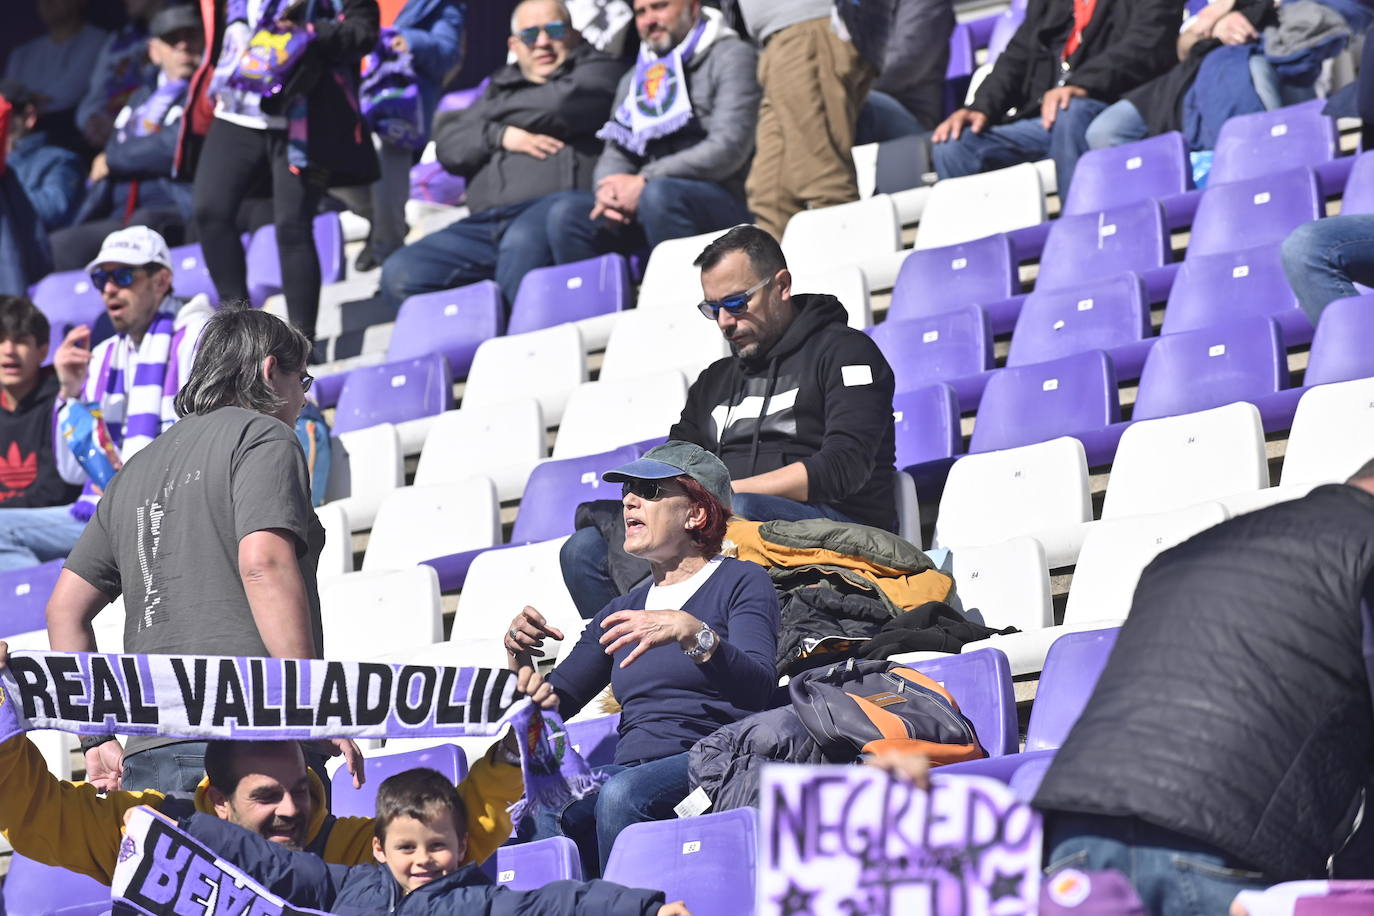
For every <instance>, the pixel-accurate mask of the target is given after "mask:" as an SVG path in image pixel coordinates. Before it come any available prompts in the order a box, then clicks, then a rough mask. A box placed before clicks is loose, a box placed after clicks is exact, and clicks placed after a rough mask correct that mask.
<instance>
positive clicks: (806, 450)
mask: <svg viewBox="0 0 1374 916" xmlns="http://www.w3.org/2000/svg"><path fill="white" fill-rule="evenodd" d="M694 263H695V264H696V266H698V267H700V268H701V288H702V291H703V292H704V293H705V294H706V299H705V300H703V301H702V302H701V304H700V305H699V306H698V308H699V309H700V310H701V312H702V314H703V315H705V316H706V318H708V319H712V320H714V321H715V322H716V324H717V325H718V326H719V327H720V331H721V333H722V334H723V335H725V338H726V340H728V341H729V342H730V350H731V352H732V354H733V355H731V356H727V357H725V358H723V359H719V360H717V361H716V362H714V363H712V364H711V365H710V366H708V367H706V369H705V370H704V371H703V372H702V373H701V375H700V376H699V377H698V378H697V380H696V382H695V383H694V384H693V385H692V387H691V389H690V390H689V391H688V392H687V404H686V406H684V407H683V409H682V416H681V417H680V418H679V419H678V422H677V423H676V424H675V425H674V426H673V428H672V429H671V430H670V431H669V434H668V435H669V438H672V439H682V440H684V441H687V442H693V443H696V444H697V445H699V446H701V447H702V448H706V449H710V450H711V451H713V452H714V453H715V454H716V455H718V456H719V457H720V460H721V461H722V462H724V464H725V467H726V468H727V469H729V471H730V478H731V481H732V486H733V488H734V497H733V499H732V503H733V506H732V508H733V511H734V513H735V514H736V515H739V516H742V517H744V518H748V519H752V520H755V521H768V520H773V519H783V520H787V521H795V520H798V519H804V518H829V519H835V520H836V521H845V522H859V523H860V524H864V525H872V526H874V527H877V528H885V529H887V530H888V531H894V530H896V528H897V506H896V497H895V494H894V492H893V480H894V476H895V467H894V461H895V457H896V456H895V445H894V433H893V426H892V392H893V376H892V368H891V367H890V366H888V364H887V360H886V359H885V358H884V357H883V354H882V352H881V351H880V350H879V349H878V347H877V345H876V344H875V343H873V341H872V340H871V339H870V338H869V336H868V335H867V334H864V333H863V332H862V331H856V330H854V329H853V328H850V327H849V326H848V324H847V323H846V313H845V310H844V306H842V305H841V304H840V302H839V300H838V299H836V298H835V297H834V296H826V295H805V294H803V295H793V294H792V275H791V273H790V272H789V271H788V269H787V261H786V260H785V259H784V257H783V254H782V248H781V247H780V246H779V245H778V243H777V241H776V240H775V239H774V238H773V237H772V236H771V235H769V234H768V233H767V232H765V231H764V230H762V229H760V228H758V227H757V226H747V225H746V226H736V227H735V228H733V229H731V230H730V231H728V232H726V233H725V234H724V235H722V236H720V237H719V238H717V239H715V240H714V241H712V242H711V244H709V245H707V246H706V249H705V250H704V251H702V253H701V255H700V256H699V257H698V258H697V259H696V261H695V262H694ZM605 558H606V541H605V540H604V539H603V537H602V535H601V534H600V533H599V531H598V530H597V529H596V528H581V529H579V530H578V531H577V532H576V533H575V534H574V535H573V536H572V538H571V539H569V541H568V542H567V543H566V544H565V545H564V546H563V550H562V553H561V559H562V564H563V577H564V580H565V581H566V582H567V585H568V590H569V591H570V592H571V593H572V596H573V600H574V602H575V603H576V604H577V607H578V610H579V612H581V613H582V614H583V616H586V617H591V616H594V615H595V613H596V612H597V611H599V610H600V609H601V607H602V606H603V605H604V604H605V603H606V602H607V601H609V600H610V599H611V598H613V597H615V596H616V595H617V594H619V591H618V589H617V588H616V587H615V585H614V584H613V582H612V579H611V576H610V571H609V569H608V567H607V566H606V559H605ZM588 611H590V613H588Z"/></svg>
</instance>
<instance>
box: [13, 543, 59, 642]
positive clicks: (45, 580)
mask: <svg viewBox="0 0 1374 916" xmlns="http://www.w3.org/2000/svg"><path fill="white" fill-rule="evenodd" d="M61 572H62V561H61V560H51V561H49V562H47V563H43V564H40V565H38V566H29V567H27V568H25V569H12V570H9V571H7V572H0V637H5V636H12V635H14V634H15V633H29V632H32V631H33V630H42V629H46V628H47V626H48V623H47V616H46V614H45V613H44V612H45V609H46V608H47V606H48V596H49V595H51V594H52V588H53V586H54V585H56V584H57V577H58V574H60V573H61Z"/></svg>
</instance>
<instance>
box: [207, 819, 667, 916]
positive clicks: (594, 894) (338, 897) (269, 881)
mask: <svg viewBox="0 0 1374 916" xmlns="http://www.w3.org/2000/svg"><path fill="white" fill-rule="evenodd" d="M181 829H183V830H185V831H186V832H187V833H189V834H191V836H193V837H195V838H196V839H198V840H200V841H201V842H202V843H204V844H205V845H206V846H208V847H210V849H212V850H214V851H215V852H217V853H219V854H220V855H221V856H222V857H223V858H224V859H225V860H226V861H228V862H231V863H232V864H234V865H235V866H237V867H238V868H240V869H241V870H243V871H244V872H245V873H246V874H247V875H248V876H249V877H251V878H252V879H253V880H255V881H257V882H258V883H260V884H262V885H263V886H264V887H266V888H267V889H268V890H269V891H271V892H272V893H274V894H276V895H277V896H279V897H281V898H283V899H284V900H286V901H287V902H288V903H291V904H293V905H295V906H304V907H311V908H313V909H319V910H327V911H328V912H330V913H333V914H336V916H378V914H382V913H397V914H404V916H542V914H548V916H581V914H585V916H653V914H655V913H657V912H658V908H659V907H660V906H662V905H663V892H662V891H650V890H640V889H636V888H628V887H622V886H621V885H619V884H612V883H610V882H608V881H553V882H551V883H549V884H546V885H545V886H544V887H542V888H540V889H539V890H534V891H513V890H511V889H509V888H505V887H499V886H497V885H494V884H492V883H491V879H490V878H488V877H487V876H486V874H484V873H483V872H482V869H481V868H480V867H479V866H477V865H465V866H463V867H462V868H460V869H458V870H457V871H455V872H453V873H452V874H448V875H445V876H444V877H442V878H440V879H439V880H437V881H434V882H432V883H431V884H428V885H426V886H425V887H422V888H420V889H419V890H416V891H413V892H412V893H410V894H408V895H403V894H402V892H401V887H400V885H398V884H397V883H396V880H395V879H394V878H392V877H391V872H390V871H389V870H388V869H387V867H386V866H385V865H354V866H347V865H327V864H325V862H324V860H322V859H320V858H319V857H317V856H314V855H312V854H310V853H308V852H299V851H294V850H289V849H285V848H283V847H282V846H280V845H278V844H276V843H273V842H271V841H270V840H266V839H263V838H262V837H260V836H258V835H257V834H256V833H253V832H251V831H249V830H245V829H243V828H242V827H239V826H238V825H236V824H231V823H229V822H228V821H222V820H220V819H219V818H217V817H214V816H212V815H208V814H200V813H197V814H194V815H192V816H191V817H189V818H186V819H185V820H183V821H182V822H181Z"/></svg>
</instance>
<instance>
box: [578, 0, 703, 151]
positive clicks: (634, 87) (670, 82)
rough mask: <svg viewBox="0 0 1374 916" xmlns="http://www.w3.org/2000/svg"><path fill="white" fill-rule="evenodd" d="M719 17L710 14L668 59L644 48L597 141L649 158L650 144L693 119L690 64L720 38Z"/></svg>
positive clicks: (672, 51) (599, 132) (641, 47)
mask: <svg viewBox="0 0 1374 916" xmlns="http://www.w3.org/2000/svg"><path fill="white" fill-rule="evenodd" d="M719 15H720V14H719V13H716V12H715V11H714V10H704V11H703V17H702V19H701V21H699V22H698V23H697V24H696V27H695V28H694V29H692V31H691V32H690V33H688V35H687V37H686V38H685V39H683V40H682V41H681V42H680V43H679V44H678V45H677V46H676V47H675V48H673V49H672V50H671V51H669V52H668V53H667V54H664V55H663V56H662V57H660V56H659V55H657V54H655V53H654V52H653V51H651V50H650V49H649V46H648V45H647V44H642V45H640V48H639V60H638V62H636V64H635V73H634V77H633V78H631V80H630V91H629V92H628V93H626V95H625V98H624V99H622V100H621V102H620V105H619V107H617V108H616V110H615V112H614V113H613V114H612V115H611V120H609V121H607V122H606V124H605V126H604V127H602V128H601V130H599V131H597V133H596V135H597V137H599V138H601V139H602V140H611V141H613V142H615V143H618V144H620V145H621V146H623V147H624V148H625V149H627V150H629V151H630V152H632V153H634V154H635V155H636V156H643V155H644V151H645V150H646V149H647V148H648V145H649V141H651V140H657V139H658V138H660V137H666V136H668V135H669V134H673V133H676V132H677V131H679V130H681V129H682V128H683V127H684V126H686V124H687V122H688V121H690V120H691V119H692V100H691V98H690V97H689V96H688V95H687V79H686V76H687V70H686V66H687V62H688V61H690V60H691V59H692V55H693V54H696V53H698V52H700V51H704V50H706V48H707V47H708V46H710V44H711V42H713V41H715V40H716V39H717V38H719V37H720V33H721V29H722V28H723V27H722V25H721V22H720V19H719Z"/></svg>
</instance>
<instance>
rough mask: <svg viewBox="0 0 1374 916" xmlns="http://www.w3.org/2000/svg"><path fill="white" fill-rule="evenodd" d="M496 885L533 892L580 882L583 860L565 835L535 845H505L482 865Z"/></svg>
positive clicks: (536, 842)
mask: <svg viewBox="0 0 1374 916" xmlns="http://www.w3.org/2000/svg"><path fill="white" fill-rule="evenodd" d="M482 871H484V872H486V873H487V877H489V878H491V880H492V883H493V884H499V885H501V886H502V887H508V888H510V889H511V890H513V891H532V890H537V889H539V888H541V887H543V886H544V885H545V884H548V883H549V882H550V881H581V880H582V859H581V857H580V856H579V855H578V852H577V844H576V843H574V842H573V841H572V840H570V839H568V838H567V837H565V836H554V837H549V838H548V839H547V840H536V841H534V842H533V843H517V844H516V845H514V846H502V847H501V848H499V849H497V850H496V855H494V856H491V857H490V858H488V859H487V861H485V862H483V863H482Z"/></svg>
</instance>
